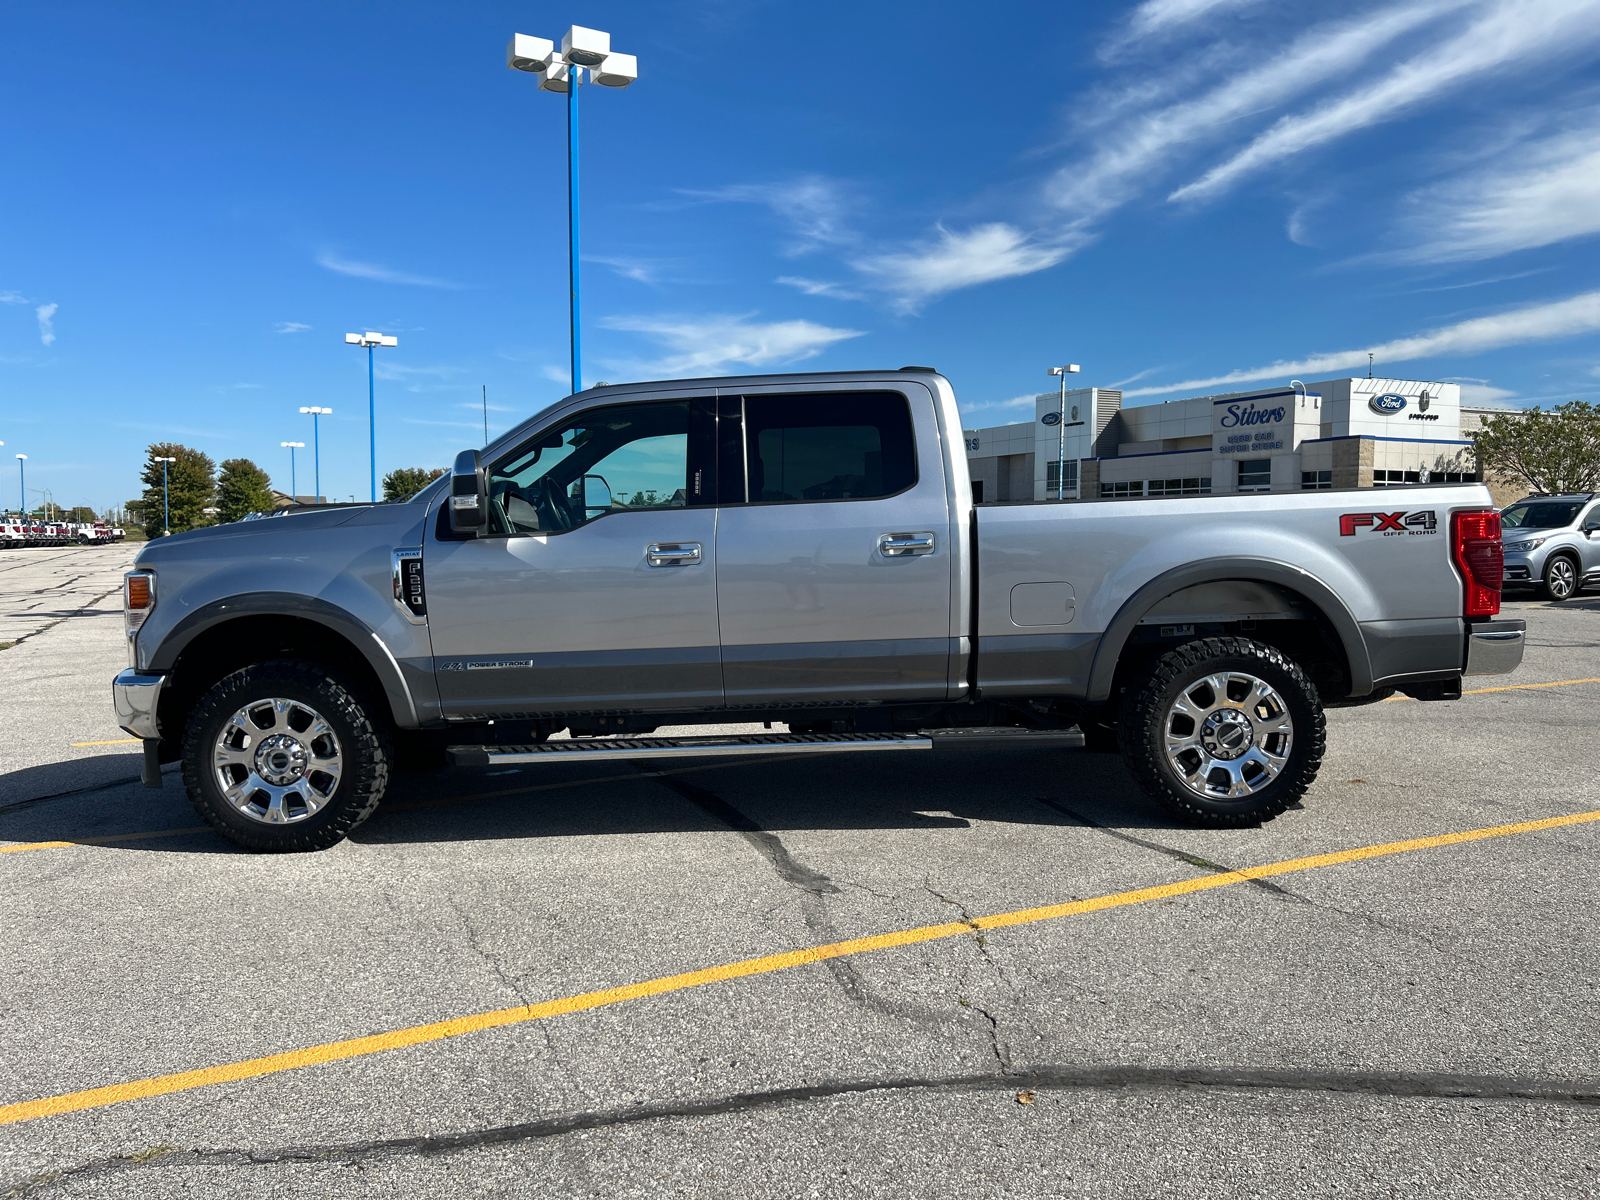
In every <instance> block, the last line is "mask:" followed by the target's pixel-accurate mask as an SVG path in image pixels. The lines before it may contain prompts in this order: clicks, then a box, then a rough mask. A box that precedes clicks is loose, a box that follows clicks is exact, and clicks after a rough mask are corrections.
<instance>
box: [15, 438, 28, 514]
mask: <svg viewBox="0 0 1600 1200" xmlns="http://www.w3.org/2000/svg"><path fill="white" fill-rule="evenodd" d="M27 461H28V456H27V455H26V454H19V455H17V507H18V508H19V509H20V510H21V512H22V519H23V520H24V521H26V520H27V519H28V472H27V469H26V464H27Z"/></svg>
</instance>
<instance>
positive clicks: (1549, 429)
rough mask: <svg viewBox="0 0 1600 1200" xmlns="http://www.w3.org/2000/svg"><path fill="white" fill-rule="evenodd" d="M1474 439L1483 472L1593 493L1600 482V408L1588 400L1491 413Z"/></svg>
mask: <svg viewBox="0 0 1600 1200" xmlns="http://www.w3.org/2000/svg"><path fill="white" fill-rule="evenodd" d="M1472 441H1473V445H1474V446H1475V448H1476V449H1477V454H1478V470H1479V471H1480V472H1481V473H1482V474H1483V475H1484V476H1485V477H1488V476H1489V475H1500V476H1509V477H1511V478H1517V479H1523V480H1526V481H1527V483H1528V486H1529V487H1531V488H1532V489H1533V490H1534V491H1536V492H1592V491H1594V490H1596V485H1597V483H1600V408H1597V407H1595V406H1594V405H1593V404H1590V403H1589V402H1588V401H1587V400H1569V401H1568V402H1567V403H1566V404H1558V405H1556V407H1555V408H1554V409H1552V410H1551V411H1549V412H1545V411H1544V410H1543V409H1541V408H1538V407H1534V408H1530V409H1528V410H1526V412H1523V413H1508V414H1506V415H1505V416H1503V417H1488V418H1486V419H1485V420H1484V422H1483V428H1482V429H1481V430H1479V431H1478V432H1477V433H1475V434H1473V435H1472Z"/></svg>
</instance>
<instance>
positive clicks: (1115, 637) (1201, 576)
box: [1088, 556, 1372, 703]
mask: <svg viewBox="0 0 1600 1200" xmlns="http://www.w3.org/2000/svg"><path fill="white" fill-rule="evenodd" d="M1234 579H1237V580H1248V581H1252V582H1257V583H1271V584H1276V585H1278V586H1279V587H1284V588H1288V589H1289V590H1290V591H1293V592H1298V593H1299V594H1300V595H1302V596H1304V597H1305V598H1306V599H1307V600H1309V601H1310V602H1311V603H1312V604H1314V605H1316V606H1317V608H1318V609H1319V610H1320V611H1321V613H1322V615H1323V616H1324V617H1326V618H1327V620H1328V623H1329V624H1330V625H1332V626H1333V629H1334V632H1335V633H1336V634H1338V636H1339V641H1340V643H1341V644H1342V645H1343V647H1344V654H1345V659H1346V660H1347V661H1348V663H1349V665H1350V694H1351V695H1352V696H1364V695H1366V694H1367V693H1368V692H1370V691H1371V690H1372V664H1371V662H1370V660H1369V658H1368V655H1367V643H1366V640H1365V639H1364V638H1363V637H1362V636H1361V626H1360V624H1358V623H1357V621H1356V619H1355V617H1354V616H1353V615H1352V614H1351V612H1350V609H1349V608H1348V607H1346V605H1345V602H1344V601H1343V600H1341V599H1340V598H1339V594H1338V593H1337V592H1335V591H1334V590H1333V589H1332V588H1331V587H1329V586H1328V585H1327V584H1326V583H1324V582H1323V581H1322V580H1320V579H1318V578H1317V577H1316V576H1315V575H1313V574H1311V572H1309V571H1305V570H1302V569H1301V568H1299V567H1295V566H1291V565H1289V564H1288V563H1281V562H1276V561H1274V560H1273V559H1270V558H1251V557H1246V556H1240V557H1237V558H1208V559H1204V560H1202V561H1200V562H1193V563H1185V564H1184V565H1182V566H1179V567H1173V568H1172V569H1171V570H1170V571H1164V572H1162V573H1161V574H1160V575H1157V576H1156V577H1155V578H1154V579H1152V580H1150V581H1149V582H1148V583H1146V584H1145V585H1144V586H1143V587H1141V588H1140V589H1139V590H1138V591H1136V592H1134V594H1133V595H1132V596H1130V597H1128V599H1127V600H1126V601H1125V602H1124V603H1123V605H1122V607H1121V608H1120V609H1118V610H1117V615H1116V616H1115V617H1113V618H1112V619H1111V624H1110V625H1108V626H1107V627H1106V631H1105V633H1104V634H1102V635H1101V638H1100V645H1099V647H1098V648H1097V649H1096V650H1095V655H1094V666H1093V667H1091V668H1090V670H1089V688H1088V699H1089V700H1092V701H1095V702H1097V703H1102V702H1104V701H1106V700H1109V699H1110V698H1111V686H1112V681H1113V678H1114V676H1115V675H1116V671H1117V663H1118V661H1119V660H1120V659H1121V658H1122V651H1123V648H1124V647H1125V646H1126V645H1127V644H1128V639H1129V638H1130V637H1132V636H1133V630H1134V626H1136V625H1137V624H1138V623H1139V621H1140V620H1141V619H1142V618H1143V617H1144V616H1145V614H1146V613H1148V612H1149V611H1150V610H1151V609H1153V608H1154V607H1155V606H1156V605H1157V604H1159V603H1161V601H1162V600H1164V599H1166V598H1167V597H1168V596H1170V595H1172V594H1173V593H1174V592H1179V591H1182V590H1183V589H1184V588H1188V587H1193V586H1195V585H1196V584H1200V583H1219V582H1223V581H1225V580H1234Z"/></svg>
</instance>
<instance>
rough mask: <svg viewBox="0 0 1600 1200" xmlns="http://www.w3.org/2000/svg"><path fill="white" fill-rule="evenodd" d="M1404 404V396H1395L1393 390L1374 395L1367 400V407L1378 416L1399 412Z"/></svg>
mask: <svg viewBox="0 0 1600 1200" xmlns="http://www.w3.org/2000/svg"><path fill="white" fill-rule="evenodd" d="M1405 406H1406V398H1405V397H1404V396H1397V395H1395V393H1393V392H1385V393H1384V394H1383V395H1381V396H1374V397H1373V398H1372V399H1370V400H1368V401H1367V407H1368V408H1370V409H1371V410H1372V411H1373V412H1375V413H1377V414H1378V415H1379V416H1383V417H1387V416H1392V415H1393V414H1395V413H1397V412H1400V411H1401V410H1402V409H1404V408H1405Z"/></svg>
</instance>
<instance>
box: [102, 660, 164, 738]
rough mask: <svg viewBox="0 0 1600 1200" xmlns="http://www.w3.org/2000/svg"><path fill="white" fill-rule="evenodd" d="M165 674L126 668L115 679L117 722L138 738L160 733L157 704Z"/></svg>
mask: <svg viewBox="0 0 1600 1200" xmlns="http://www.w3.org/2000/svg"><path fill="white" fill-rule="evenodd" d="M166 681H167V677H166V676H165V675H141V674H139V672H137V671H133V670H128V671H124V672H122V674H120V675H118V676H117V677H116V678H115V679H114V680H112V681H111V702H112V704H114V705H115V706H116V710H117V724H118V725H120V726H122V728H124V729H126V730H127V731H128V732H129V733H131V734H133V736H134V737H136V738H154V737H160V736H161V731H160V730H159V729H157V728H156V705H157V704H158V703H160V700H161V685H162V684H164V683H165V682H166Z"/></svg>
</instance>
